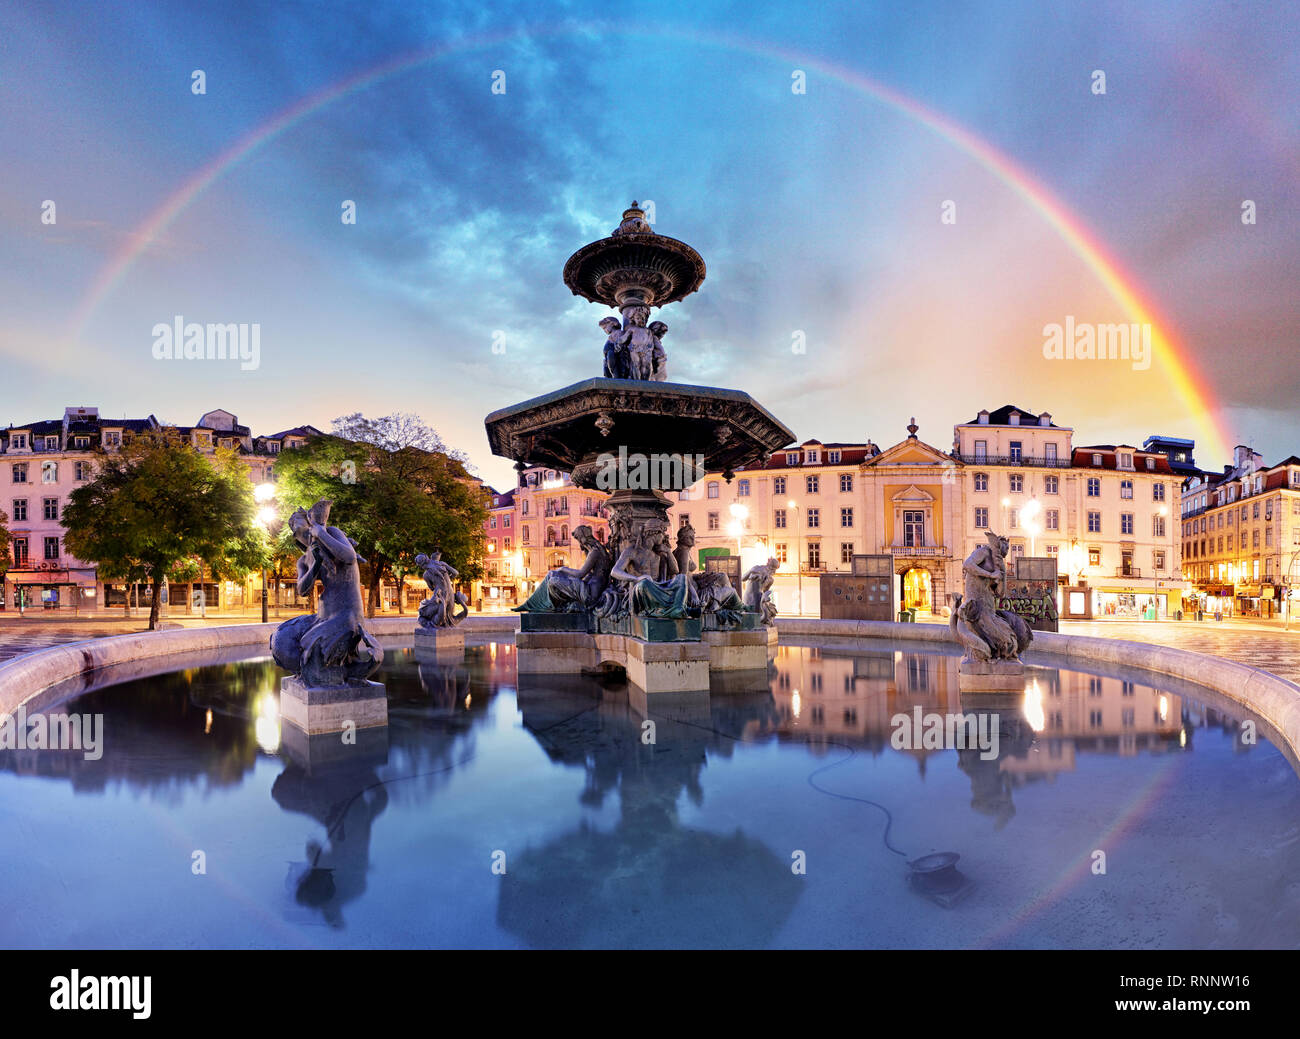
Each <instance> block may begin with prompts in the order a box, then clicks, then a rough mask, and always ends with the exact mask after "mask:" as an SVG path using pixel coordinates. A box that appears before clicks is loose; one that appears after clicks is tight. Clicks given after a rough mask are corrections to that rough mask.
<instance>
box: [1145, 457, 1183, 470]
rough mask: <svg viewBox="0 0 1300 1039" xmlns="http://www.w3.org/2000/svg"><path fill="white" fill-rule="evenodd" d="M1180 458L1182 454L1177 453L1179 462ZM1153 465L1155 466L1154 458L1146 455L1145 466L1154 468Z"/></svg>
mask: <svg viewBox="0 0 1300 1039" xmlns="http://www.w3.org/2000/svg"><path fill="white" fill-rule="evenodd" d="M1182 459H1183V456H1182V455H1179V456H1178V460H1179V461H1180V462H1181V461H1182ZM1155 467H1156V460H1155V459H1154V458H1151V457H1150V456H1148V457H1147V468H1148V469H1154V468H1155Z"/></svg>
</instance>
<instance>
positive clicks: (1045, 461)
mask: <svg viewBox="0 0 1300 1039" xmlns="http://www.w3.org/2000/svg"><path fill="white" fill-rule="evenodd" d="M956 458H957V461H959V462H964V463H965V464H967V465H1027V466H1032V467H1035V468H1038V469H1069V468H1070V460H1069V459H1068V458H1040V457H1038V456H1037V455H957V456H956Z"/></svg>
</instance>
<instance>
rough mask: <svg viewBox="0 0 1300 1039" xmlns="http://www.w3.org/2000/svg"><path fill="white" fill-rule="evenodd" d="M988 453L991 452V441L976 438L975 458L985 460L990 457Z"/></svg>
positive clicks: (980, 460)
mask: <svg viewBox="0 0 1300 1039" xmlns="http://www.w3.org/2000/svg"><path fill="white" fill-rule="evenodd" d="M988 453H989V442H988V441H987V440H976V441H975V460H976V461H979V462H982V461H984V459H985V458H987V457H988Z"/></svg>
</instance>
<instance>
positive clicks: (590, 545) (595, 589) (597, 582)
mask: <svg viewBox="0 0 1300 1039" xmlns="http://www.w3.org/2000/svg"><path fill="white" fill-rule="evenodd" d="M573 540H574V541H576V542H577V543H578V544H579V545H580V546H581V547H582V549H583V550H584V551H585V552H586V553H587V558H586V559H584V560H583V561H582V566H580V567H577V568H574V567H571V566H557V567H556V568H555V569H554V570H551V571H550V572H549V573H547V575H546V576H545V577H544V578H542V582H541V584H539V585H538V586H537V589H536V590H535V591H534V592H533V594H532V595H530V596H529V597H528V598H527V599H526V600H525V601H524V602H523V603H521V604H520V605H518V606H516V607H514V611H515V612H516V613H531V612H534V611H540V612H546V613H560V612H575V611H577V610H588V609H591V608H592V607H593V606H595V605H596V603H597V602H598V601H599V600H600V597H601V595H602V594H604V591H605V588H606V586H607V585H608V584H609V569H610V566H609V552H608V551H607V550H606V549H605V546H604V545H602V544H601V543H600V539H599V538H597V537H596V535H595V534H594V533H592V530H591V527H590V526H588V525H587V524H585V523H584V524H582V526H580V527H576V528H575V529H574V531H573Z"/></svg>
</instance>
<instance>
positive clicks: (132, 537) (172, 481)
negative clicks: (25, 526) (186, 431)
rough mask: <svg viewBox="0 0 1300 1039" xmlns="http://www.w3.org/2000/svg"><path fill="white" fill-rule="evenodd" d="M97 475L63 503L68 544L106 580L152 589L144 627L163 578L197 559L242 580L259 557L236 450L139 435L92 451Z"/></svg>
mask: <svg viewBox="0 0 1300 1039" xmlns="http://www.w3.org/2000/svg"><path fill="white" fill-rule="evenodd" d="M96 463H97V464H96V471H95V477H94V479H93V480H91V481H90V482H89V483H87V484H85V485H84V486H82V487H78V488H77V489H76V490H75V491H73V492H72V494H71V495H70V497H69V499H68V504H67V506H66V507H65V509H64V510H63V525H64V526H65V527H66V528H67V536H66V539H65V541H66V544H67V546H68V550H69V551H70V552H72V553H73V555H75V556H77V557H78V558H80V559H85V560H87V561H88V562H93V563H95V565H96V566H98V567H99V568H100V570H101V572H102V573H104V574H105V575H106V576H109V577H110V578H112V577H137V576H138V578H139V579H141V580H144V581H146V582H148V583H149V584H150V585H151V587H152V589H153V601H152V603H151V605H150V609H149V628H150V630H153V629H154V628H156V627H157V626H158V608H159V605H160V602H161V598H162V586H163V581H164V579H165V578H167V576H168V574H169V573H173V572H187V571H188V570H189V569H190V567H189V566H188V565H187V564H186V561H187V560H198V561H200V562H201V563H202V564H203V565H204V566H205V567H207V569H208V571H209V572H211V573H212V574H213V575H214V576H217V577H224V578H242V577H243V576H244V575H245V574H247V573H248V572H249V571H250V570H252V569H254V568H256V567H260V566H261V565H262V560H263V559H264V558H266V555H267V546H266V538H265V535H264V534H263V533H262V531H261V529H260V528H259V527H258V526H257V523H256V521H255V518H254V517H255V515H256V512H255V508H254V503H253V487H252V484H251V483H249V480H248V474H247V472H246V471H245V469H244V466H243V464H242V463H241V462H240V461H239V460H238V457H237V456H236V455H235V454H234V453H233V452H231V451H218V452H217V454H216V455H215V456H214V457H212V458H208V457H206V456H204V455H202V454H200V453H198V452H197V451H195V450H193V449H192V448H191V447H189V446H187V445H184V444H181V443H179V442H178V441H177V440H176V439H175V438H174V437H169V436H167V435H165V434H152V433H151V434H145V435H142V436H138V437H136V438H134V439H133V440H132V441H131V442H130V443H129V444H127V445H125V446H123V447H122V448H121V449H120V450H119V451H116V452H113V453H106V452H100V454H99V456H98V458H97V459H96Z"/></svg>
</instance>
